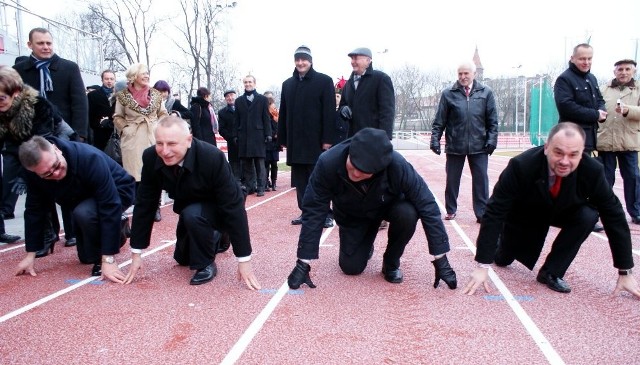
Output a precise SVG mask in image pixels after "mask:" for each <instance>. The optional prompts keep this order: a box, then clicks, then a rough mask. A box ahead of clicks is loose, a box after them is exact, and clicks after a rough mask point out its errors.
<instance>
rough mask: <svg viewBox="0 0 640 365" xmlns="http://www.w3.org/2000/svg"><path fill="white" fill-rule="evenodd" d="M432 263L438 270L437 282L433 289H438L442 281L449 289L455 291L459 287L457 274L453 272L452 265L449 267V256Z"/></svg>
mask: <svg viewBox="0 0 640 365" xmlns="http://www.w3.org/2000/svg"><path fill="white" fill-rule="evenodd" d="M431 262H432V263H433V267H435V269H436V281H435V282H434V283H433V287H434V288H437V287H438V285H440V279H442V281H444V282H445V283H446V284H447V285H448V286H449V289H455V288H456V287H457V286H458V281H457V280H456V272H455V271H453V269H452V268H451V265H449V260H447V255H444V256H442V257H441V258H439V259H437V260H433V261H431Z"/></svg>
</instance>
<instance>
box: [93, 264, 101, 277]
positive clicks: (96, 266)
mask: <svg viewBox="0 0 640 365" xmlns="http://www.w3.org/2000/svg"><path fill="white" fill-rule="evenodd" d="M100 275H102V264H93V267H92V268H91V276H100Z"/></svg>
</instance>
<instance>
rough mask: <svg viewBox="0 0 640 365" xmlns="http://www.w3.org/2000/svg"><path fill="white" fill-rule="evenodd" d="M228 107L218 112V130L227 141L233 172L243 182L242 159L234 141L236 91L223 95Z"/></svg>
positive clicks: (229, 91) (228, 156) (228, 157)
mask: <svg viewBox="0 0 640 365" xmlns="http://www.w3.org/2000/svg"><path fill="white" fill-rule="evenodd" d="M223 96H224V101H225V102H226V103H227V105H226V106H225V107H224V108H222V109H220V110H218V130H219V132H220V135H221V136H222V138H224V139H225V140H226V141H227V159H228V160H229V164H230V165H231V171H233V176H235V178H236V180H237V181H238V182H241V181H242V170H241V168H240V158H239V157H238V142H237V140H234V138H233V134H234V132H233V131H234V129H235V125H234V122H235V112H236V105H235V103H236V96H237V95H236V91H235V90H226V91H225V92H224V94H223Z"/></svg>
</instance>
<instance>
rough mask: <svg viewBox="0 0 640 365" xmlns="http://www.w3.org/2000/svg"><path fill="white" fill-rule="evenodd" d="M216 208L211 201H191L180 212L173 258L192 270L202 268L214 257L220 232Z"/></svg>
mask: <svg viewBox="0 0 640 365" xmlns="http://www.w3.org/2000/svg"><path fill="white" fill-rule="evenodd" d="M216 227H219V224H218V220H217V218H216V209H215V207H214V205H213V204H211V203H193V204H191V205H188V206H187V207H186V208H184V209H183V210H182V211H181V212H180V218H179V219H178V227H177V228H176V238H177V241H176V249H175V251H174V253H173V258H174V259H175V260H176V261H177V262H178V264H180V265H182V266H189V267H190V268H191V269H192V270H200V269H204V268H205V267H207V266H208V265H210V264H211V263H212V262H213V261H214V260H215V258H216V251H217V248H218V247H217V245H218V242H219V241H220V237H221V235H220V232H219V231H217V230H216Z"/></svg>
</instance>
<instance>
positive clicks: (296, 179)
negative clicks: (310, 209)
mask: <svg viewBox="0 0 640 365" xmlns="http://www.w3.org/2000/svg"><path fill="white" fill-rule="evenodd" d="M315 166H316V165H311V164H292V165H291V186H293V187H295V188H296V198H297V200H298V209H300V210H302V201H303V198H304V192H305V190H307V184H308V183H309V177H310V176H311V173H312V172H313V168H314V167H315Z"/></svg>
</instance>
